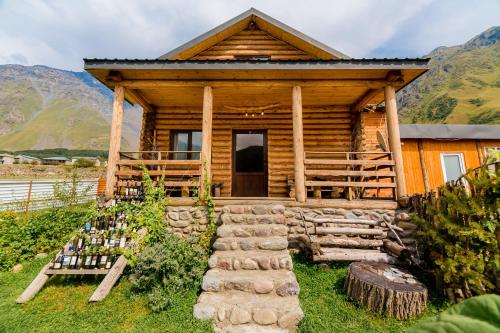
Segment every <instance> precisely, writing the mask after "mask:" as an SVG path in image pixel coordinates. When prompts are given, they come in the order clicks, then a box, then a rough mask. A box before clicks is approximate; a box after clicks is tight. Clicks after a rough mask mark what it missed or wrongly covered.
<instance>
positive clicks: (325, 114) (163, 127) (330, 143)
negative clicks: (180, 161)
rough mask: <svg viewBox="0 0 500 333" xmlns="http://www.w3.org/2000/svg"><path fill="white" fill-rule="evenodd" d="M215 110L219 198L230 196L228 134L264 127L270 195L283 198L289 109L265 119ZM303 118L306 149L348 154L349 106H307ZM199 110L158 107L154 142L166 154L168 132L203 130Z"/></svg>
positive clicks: (289, 171) (288, 165)
mask: <svg viewBox="0 0 500 333" xmlns="http://www.w3.org/2000/svg"><path fill="white" fill-rule="evenodd" d="M251 114H252V113H251V112H249V116H248V117H246V116H245V112H242V111H234V110H227V109H217V108H215V109H214V114H213V134H212V175H213V176H212V182H213V183H219V182H220V183H223V188H222V190H221V195H222V196H231V171H232V170H231V168H232V156H231V154H232V130H240V129H255V130H259V129H266V130H267V139H268V189H269V196H272V197H287V196H288V187H287V177H293V142H292V112H291V109H287V108H280V109H273V110H267V111H264V115H260V113H254V117H252V116H251ZM303 117H304V148H305V150H306V151H348V150H349V146H350V138H351V119H350V112H349V109H348V108H347V107H339V106H331V107H321V108H307V107H305V108H304V110H303ZM201 121H202V113H201V110H192V109H191V110H189V109H186V108H160V109H158V111H157V112H156V126H155V127H156V131H157V142H158V144H159V149H160V150H169V136H170V135H169V133H170V130H180V129H185V130H201Z"/></svg>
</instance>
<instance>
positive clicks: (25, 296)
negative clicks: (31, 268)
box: [16, 264, 50, 304]
mask: <svg viewBox="0 0 500 333" xmlns="http://www.w3.org/2000/svg"><path fill="white" fill-rule="evenodd" d="M48 268H49V264H47V265H45V266H44V267H43V268H42V270H41V271H40V273H38V275H37V276H36V277H35V279H34V280H33V281H31V283H30V285H29V286H28V288H26V290H24V291H23V293H22V294H21V296H19V297H18V298H17V300H16V303H17V304H22V303H26V302H27V301H29V300H30V299H32V298H33V297H35V295H36V294H37V293H38V292H39V291H40V290H41V289H42V288H43V286H44V285H45V283H47V281H48V280H49V278H50V275H49V274H45V271H46V270H47V269H48Z"/></svg>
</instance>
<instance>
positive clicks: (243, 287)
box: [193, 205, 303, 332]
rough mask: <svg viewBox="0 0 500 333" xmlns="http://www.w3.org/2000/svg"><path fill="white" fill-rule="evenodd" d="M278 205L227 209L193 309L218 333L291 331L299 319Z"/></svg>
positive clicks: (282, 209) (296, 290)
mask: <svg viewBox="0 0 500 333" xmlns="http://www.w3.org/2000/svg"><path fill="white" fill-rule="evenodd" d="M284 213H285V207H284V206H282V205H255V206H240V205H238V206H226V207H223V208H222V212H221V215H220V221H221V223H222V224H221V225H220V226H219V227H218V229H217V236H218V238H217V240H216V241H215V243H214V250H215V251H214V253H213V254H212V256H211V257H210V259H209V267H210V270H209V271H208V272H207V273H206V275H205V277H204V278H203V283H202V289H203V292H202V294H201V295H200V297H199V298H198V303H197V304H196V305H195V307H194V309H193V314H194V316H195V317H196V318H198V319H202V320H213V321H214V328H215V331H216V332H289V331H294V330H295V328H296V326H297V324H298V323H299V322H300V320H301V319H302V317H303V312H302V309H301V308H300V305H299V299H298V293H299V286H298V283H297V280H296V279H295V275H294V274H293V272H292V259H291V257H290V254H289V253H288V240H287V236H288V231H289V230H288V226H287V225H286V218H285V215H284Z"/></svg>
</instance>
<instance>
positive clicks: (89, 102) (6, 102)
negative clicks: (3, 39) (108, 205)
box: [0, 65, 142, 150]
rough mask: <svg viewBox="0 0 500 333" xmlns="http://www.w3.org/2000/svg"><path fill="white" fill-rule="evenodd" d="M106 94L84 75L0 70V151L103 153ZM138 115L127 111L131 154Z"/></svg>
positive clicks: (108, 110) (126, 135)
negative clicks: (62, 149)
mask: <svg viewBox="0 0 500 333" xmlns="http://www.w3.org/2000/svg"><path fill="white" fill-rule="evenodd" d="M111 113H112V92H111V91H110V90H109V89H108V88H106V87H104V85H102V84H101V83H100V82H98V81H97V80H95V79H94V78H93V77H92V76H91V75H89V74H88V73H86V72H70V71H65V70H60V69H55V68H50V67H46V66H21V65H2V66H0V149H2V150H23V149H44V148H70V149H107V148H108V137H109V129H110V122H111ZM141 115H142V111H141V110H140V109H139V108H137V107H131V106H128V107H127V109H126V111H125V116H124V126H123V137H124V139H123V141H122V146H123V147H124V148H125V149H130V148H136V147H137V145H138V137H139V131H140V124H141Z"/></svg>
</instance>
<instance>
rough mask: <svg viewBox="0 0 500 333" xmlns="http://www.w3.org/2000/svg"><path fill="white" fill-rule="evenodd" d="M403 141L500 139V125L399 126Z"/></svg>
mask: <svg viewBox="0 0 500 333" xmlns="http://www.w3.org/2000/svg"><path fill="white" fill-rule="evenodd" d="M399 132H400V136H401V139H500V125H421V124H411V125H399Z"/></svg>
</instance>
